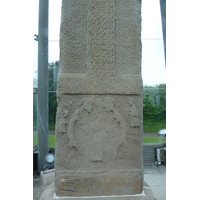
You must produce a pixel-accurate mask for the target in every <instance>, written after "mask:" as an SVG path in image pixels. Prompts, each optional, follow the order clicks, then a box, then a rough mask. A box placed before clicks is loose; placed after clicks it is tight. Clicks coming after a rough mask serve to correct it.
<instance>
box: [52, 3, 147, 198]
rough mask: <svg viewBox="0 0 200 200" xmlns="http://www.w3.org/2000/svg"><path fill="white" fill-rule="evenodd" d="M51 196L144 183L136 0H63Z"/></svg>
mask: <svg viewBox="0 0 200 200" xmlns="http://www.w3.org/2000/svg"><path fill="white" fill-rule="evenodd" d="M57 102H58V108H57V116H56V141H55V145H56V150H55V152H56V156H55V192H56V195H57V196H60V197H63V196H104V195H107V196H109V195H132V194H140V193H141V192H142V188H143V156H142V127H143V125H142V117H143V116H142V78H141V2H140V0H101V1H99V0H63V2H62V17H61V29H60V68H59V74H58V86H57Z"/></svg>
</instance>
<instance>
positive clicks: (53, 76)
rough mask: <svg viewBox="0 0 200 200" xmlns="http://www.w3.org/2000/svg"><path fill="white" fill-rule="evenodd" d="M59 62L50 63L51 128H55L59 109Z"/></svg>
mask: <svg viewBox="0 0 200 200" xmlns="http://www.w3.org/2000/svg"><path fill="white" fill-rule="evenodd" d="M58 68H59V62H58V61H56V62H55V63H50V64H49V130H54V129H55V121H56V111H57V97H56V89H57V75H58Z"/></svg>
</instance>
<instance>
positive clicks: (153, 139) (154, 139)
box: [33, 134, 166, 147]
mask: <svg viewBox="0 0 200 200" xmlns="http://www.w3.org/2000/svg"><path fill="white" fill-rule="evenodd" d="M159 142H161V143H163V142H164V143H165V142H166V137H158V136H143V143H159ZM36 144H37V134H34V135H33V146H35V145H36ZM49 147H55V135H54V134H49Z"/></svg>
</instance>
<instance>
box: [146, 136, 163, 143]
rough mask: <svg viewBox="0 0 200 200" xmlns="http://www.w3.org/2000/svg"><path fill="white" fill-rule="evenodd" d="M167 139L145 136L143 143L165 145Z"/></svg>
mask: <svg viewBox="0 0 200 200" xmlns="http://www.w3.org/2000/svg"><path fill="white" fill-rule="evenodd" d="M165 142H166V137H158V136H143V143H144V144H145V143H165Z"/></svg>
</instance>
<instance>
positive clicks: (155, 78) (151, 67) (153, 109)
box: [33, 0, 166, 147]
mask: <svg viewBox="0 0 200 200" xmlns="http://www.w3.org/2000/svg"><path fill="white" fill-rule="evenodd" d="M61 2H62V1H61V0H49V66H48V70H49V71H48V72H49V100H48V101H49V146H50V147H53V146H54V144H55V117H56V108H57V102H56V86H57V74H58V69H59V54H60V52H59V31H60V17H61ZM150 8H151V9H150ZM33 9H34V24H33V25H34V33H33V34H37V33H38V9H39V0H38V1H34V8H33ZM33 48H34V55H33V88H36V89H35V90H34V92H33V93H34V94H33V145H36V144H37V53H38V49H37V48H38V45H37V41H35V40H34V41H33ZM142 77H143V131H144V135H143V142H144V143H151V142H152V143H155V142H165V141H166V137H158V135H157V132H158V131H159V130H160V129H163V128H166V77H165V57H164V47H163V37H162V28H161V15H160V4H159V0H143V1H142Z"/></svg>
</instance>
